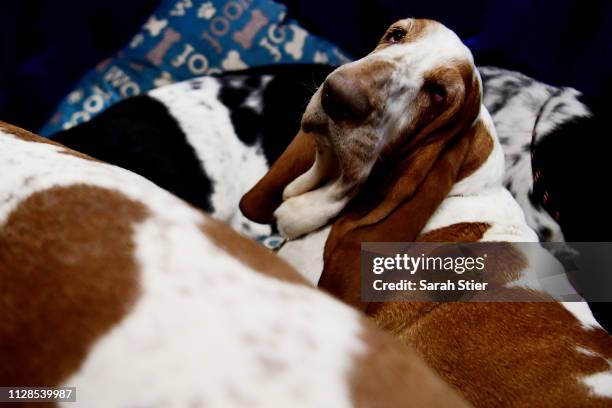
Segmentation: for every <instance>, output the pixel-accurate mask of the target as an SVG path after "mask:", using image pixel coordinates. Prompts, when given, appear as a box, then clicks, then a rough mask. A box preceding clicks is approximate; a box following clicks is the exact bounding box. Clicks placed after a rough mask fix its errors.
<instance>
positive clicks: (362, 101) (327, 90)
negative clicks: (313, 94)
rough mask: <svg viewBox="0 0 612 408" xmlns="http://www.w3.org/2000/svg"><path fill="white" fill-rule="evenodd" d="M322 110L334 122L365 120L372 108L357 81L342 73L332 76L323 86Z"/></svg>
mask: <svg viewBox="0 0 612 408" xmlns="http://www.w3.org/2000/svg"><path fill="white" fill-rule="evenodd" d="M321 103H322V105H323V110H324V111H325V113H327V114H328V115H329V117H330V118H331V119H332V120H334V121H343V120H351V121H358V120H360V119H365V118H366V117H367V116H368V115H369V114H370V112H371V110H372V106H371V104H370V100H369V98H368V95H367V92H366V90H365V89H363V88H362V86H361V85H360V83H359V81H358V80H357V79H356V78H354V77H352V76H350V75H348V74H344V73H342V72H336V73H334V74H332V75H331V76H330V77H329V78H327V80H325V83H324V84H323V94H322V95H321Z"/></svg>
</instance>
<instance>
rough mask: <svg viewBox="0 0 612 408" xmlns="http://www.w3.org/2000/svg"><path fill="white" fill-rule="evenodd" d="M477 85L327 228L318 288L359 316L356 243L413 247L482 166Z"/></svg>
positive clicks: (484, 148) (487, 146)
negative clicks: (460, 184) (453, 192)
mask: <svg viewBox="0 0 612 408" xmlns="http://www.w3.org/2000/svg"><path fill="white" fill-rule="evenodd" d="M477 85H478V88H477V89H467V90H466V92H476V91H477V90H478V92H477V93H476V96H472V97H469V96H468V97H466V98H467V99H464V98H461V100H458V101H454V103H455V104H456V105H457V106H455V107H451V108H449V110H448V111H447V112H446V113H445V114H443V115H441V116H440V118H439V120H437V121H435V122H434V123H432V124H431V125H430V126H427V127H426V128H424V129H423V130H422V131H421V132H419V135H417V136H416V137H414V138H413V139H412V141H411V143H410V144H409V145H408V146H406V149H405V151H404V152H402V153H401V154H400V155H399V156H401V159H398V162H397V163H395V164H394V165H392V166H389V165H386V166H381V167H379V171H378V174H376V173H373V174H372V175H371V176H370V178H369V179H368V182H367V183H366V185H364V186H363V188H361V190H360V193H359V194H358V195H357V197H356V198H355V199H354V200H353V201H352V202H351V204H350V205H349V206H348V207H347V208H346V210H345V212H344V213H343V214H341V216H340V217H339V218H338V219H337V220H336V222H335V223H334V225H333V227H332V231H331V233H330V235H329V238H328V239H327V243H326V245H325V253H324V268H323V274H322V276H321V279H320V281H319V286H321V287H322V288H324V289H325V290H327V291H328V292H330V293H332V294H333V295H334V296H336V297H339V298H340V299H342V300H344V301H345V302H346V303H348V304H350V305H353V306H356V307H358V308H360V309H362V310H365V309H366V308H367V304H364V303H362V302H361V301H360V294H361V290H360V273H359V270H360V257H359V256H358V254H359V253H360V246H361V243H362V242H414V241H416V240H417V238H418V236H419V234H420V232H421V231H422V229H423V227H424V226H425V224H426V223H427V221H428V220H429V219H430V218H431V216H432V215H433V213H434V212H435V211H436V209H437V208H438V206H439V205H440V203H441V202H442V201H443V200H444V199H445V198H446V197H447V196H448V194H449V192H450V190H451V189H452V187H453V185H454V184H455V183H456V182H457V181H459V180H461V179H462V178H464V177H466V176H467V175H469V173H470V172H473V171H474V170H476V169H477V168H478V167H480V165H481V164H482V163H483V162H484V161H485V160H486V158H487V157H488V156H489V154H490V153H491V150H492V148H493V139H492V137H491V134H490V130H489V129H490V128H489V127H488V126H486V125H485V124H484V123H483V121H482V120H481V118H480V116H479V112H480V92H479V84H477ZM477 85H476V84H473V85H472V86H477ZM469 87H470V86H469V85H468V88H469ZM485 114H486V112H485ZM477 117H478V118H479V119H478V120H475V118H477ZM487 117H488V116H487ZM436 122H438V123H436ZM440 123H443V125H440ZM389 167H391V169H389ZM381 198H382V199H381Z"/></svg>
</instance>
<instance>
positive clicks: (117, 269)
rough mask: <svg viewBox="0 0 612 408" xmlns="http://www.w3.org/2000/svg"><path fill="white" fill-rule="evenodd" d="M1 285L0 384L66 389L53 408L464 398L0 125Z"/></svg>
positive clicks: (269, 258)
mask: <svg viewBox="0 0 612 408" xmlns="http://www.w3.org/2000/svg"><path fill="white" fill-rule="evenodd" d="M0 282H1V284H0V316H2V318H1V319H0V361H1V364H0V365H1V368H0V385H2V386H72V387H76V399H77V402H76V403H70V402H69V403H66V404H65V406H69V407H87V408H92V407H94V408H95V407H103V408H108V407H224V408H225V407H255V406H266V407H306V406H308V407H350V406H355V407H376V406H385V407H406V406H414V407H422V406H428V407H429V406H432V407H433V406H436V407H445V406H466V403H465V402H464V401H463V400H462V399H461V398H460V397H459V396H458V395H457V394H455V393H454V391H453V390H452V389H451V388H450V387H449V386H448V385H446V384H445V383H444V382H443V381H441V380H440V379H439V378H438V377H437V376H436V375H435V374H434V373H433V371H432V370H431V369H429V368H428V367H427V366H426V365H425V364H424V363H423V362H422V361H421V359H420V358H418V357H417V356H416V354H415V353H414V351H413V350H409V349H407V348H405V347H404V346H403V345H401V344H399V342H397V343H396V340H395V339H393V338H392V337H391V336H389V335H387V334H385V333H383V332H382V331H380V330H378V329H377V328H375V327H374V325H372V324H371V323H370V322H368V321H366V320H365V319H363V318H362V317H361V316H360V314H358V313H357V312H356V311H354V310H351V309H350V308H348V307H346V306H344V305H342V304H341V303H340V302H338V301H336V300H334V299H332V298H331V297H329V296H328V295H326V294H323V293H322V292H320V291H318V290H316V289H313V288H312V287H310V286H309V285H305V284H304V281H303V280H302V279H301V278H300V277H299V275H297V274H296V273H295V272H294V270H293V269H292V268H291V267H289V266H288V265H287V264H285V263H284V262H283V261H281V260H280V259H278V258H277V257H276V256H275V255H274V254H272V253H270V252H268V251H267V250H265V249H264V248H262V247H260V246H259V245H258V244H256V243H254V242H252V241H250V240H248V239H245V238H242V237H240V236H239V235H237V234H236V233H235V232H233V231H231V230H230V228H229V227H227V226H225V225H223V224H221V223H219V222H218V221H214V220H213V219H211V218H210V217H208V216H206V215H204V214H203V213H202V212H200V211H199V210H196V209H194V208H193V207H191V206H189V205H187V204H186V203H184V202H183V201H181V200H179V199H177V198H176V197H174V196H173V195H171V194H169V193H167V192H166V191H165V190H162V189H161V188H159V187H157V186H156V185H154V184H153V183H151V182H149V181H147V180H145V179H144V178H142V177H140V176H138V175H136V174H134V173H131V172H129V171H127V170H124V169H121V168H118V167H114V166H111V165H108V164H105V163H102V162H98V161H95V160H93V159H91V158H89V157H87V156H84V155H82V154H79V153H76V152H74V151H71V150H68V149H66V148H64V147H63V146H61V145H58V144H55V143H51V142H49V141H48V140H46V139H43V138H39V137H37V136H34V135H32V134H30V133H28V132H26V131H23V130H21V129H18V128H16V127H13V126H10V125H7V124H2V123H0ZM9 405H10V404H9Z"/></svg>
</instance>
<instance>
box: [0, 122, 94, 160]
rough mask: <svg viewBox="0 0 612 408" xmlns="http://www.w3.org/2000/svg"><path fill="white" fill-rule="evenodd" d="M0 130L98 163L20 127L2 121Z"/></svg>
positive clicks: (89, 157) (91, 158)
mask: <svg viewBox="0 0 612 408" xmlns="http://www.w3.org/2000/svg"><path fill="white" fill-rule="evenodd" d="M0 130H3V131H5V132H6V133H10V134H11V135H14V136H16V137H18V138H19V139H21V140H25V141H27V142H35V143H45V144H50V145H53V146H57V147H61V148H62V149H63V150H61V153H63V154H67V155H70V156H75V157H78V158H79V159H85V160H91V161H95V162H97V161H98V160H97V159H94V158H93V157H91V156H87V155H86V154H83V153H79V152H77V151H74V150H71V149H68V148H67V147H65V146H64V145H61V144H59V143H57V142H54V141H53V140H50V139H47V138H45V137H40V136H38V135H35V134H34V133H32V132H28V131H27V130H25V129H22V128H20V127H17V126H14V125H10V124H8V123H6V122H2V121H0Z"/></svg>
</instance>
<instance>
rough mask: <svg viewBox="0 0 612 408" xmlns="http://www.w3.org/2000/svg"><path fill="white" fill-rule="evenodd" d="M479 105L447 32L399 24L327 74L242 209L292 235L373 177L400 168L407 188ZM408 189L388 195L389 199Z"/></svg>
mask: <svg viewBox="0 0 612 408" xmlns="http://www.w3.org/2000/svg"><path fill="white" fill-rule="evenodd" d="M480 99H481V83H480V77H479V75H478V72H477V71H476V69H475V66H474V62H473V58H472V55H471V53H470V51H469V50H468V49H467V47H466V46H465V45H463V43H462V42H461V41H460V40H459V38H458V37H457V36H456V35H455V34H454V33H453V32H452V31H450V30H449V29H448V28H446V27H444V26H443V25H442V24H440V23H437V22H434V21H430V20H414V19H407V20H401V21H398V22H397V23H395V24H393V25H392V26H391V27H390V28H389V29H388V30H387V32H386V33H385V34H384V36H383V37H382V39H381V40H380V42H379V44H378V46H377V47H376V49H374V51H372V53H370V54H369V55H367V56H366V57H364V58H362V59H360V60H358V61H355V62H352V63H349V64H346V65H343V66H341V67H340V68H338V69H337V70H336V71H334V72H333V73H332V74H330V75H329V76H328V78H327V79H326V80H325V82H324V83H323V85H322V86H321V87H320V88H319V89H318V90H317V91H316V93H315V94H314V95H313V97H312V99H311V100H310V103H309V104H308V107H307V108H306V111H305V113H304V115H303V118H302V126H301V131H300V133H299V134H298V136H297V137H296V138H295V139H294V141H293V143H292V144H291V145H290V146H289V148H288V149H287V150H286V151H285V153H284V154H283V155H282V156H281V157H280V158H279V160H278V161H277V162H276V163H275V164H274V166H273V167H272V169H271V170H270V172H269V173H268V174H267V175H266V176H265V177H264V178H263V179H262V180H261V181H260V183H258V184H257V186H255V187H254V188H253V189H252V190H251V191H250V192H249V193H247V194H246V195H245V197H244V198H243V200H242V202H241V208H242V210H243V212H244V213H245V215H246V216H247V217H249V218H251V219H253V220H255V221H259V222H263V223H269V222H272V221H274V220H275V219H276V221H277V223H278V226H279V229H280V230H281V232H282V233H284V234H285V235H286V236H287V237H289V238H295V237H298V236H300V235H302V234H305V233H308V232H311V231H313V230H315V229H317V228H319V227H321V226H323V225H325V224H327V223H328V222H329V221H330V220H331V219H333V218H334V217H336V216H337V215H338V214H339V213H340V212H341V211H342V210H343V209H344V208H345V206H346V205H347V204H348V202H349V201H350V200H351V199H352V198H353V197H355V195H357V193H359V192H360V191H361V190H362V189H363V186H364V183H365V182H366V181H367V180H368V178H370V177H371V176H372V175H373V174H375V173H376V174H378V176H383V177H386V178H389V177H391V176H390V175H388V174H387V175H385V172H387V173H388V172H391V173H393V174H394V175H395V179H396V181H397V179H398V177H399V178H401V177H400V175H401V173H402V172H404V173H405V172H406V171H408V167H409V168H410V171H409V173H410V177H411V178H413V179H414V182H413V183H411V184H414V185H415V187H416V185H418V184H419V183H420V181H422V179H423V178H424V177H425V175H426V174H427V173H428V172H429V170H430V169H431V166H432V165H433V164H434V162H435V161H436V159H437V157H438V156H439V155H440V153H441V151H442V150H443V149H444V147H445V146H446V145H447V144H448V143H449V142H450V141H451V140H453V139H454V138H455V136H458V135H459V134H460V133H461V132H462V131H465V130H467V129H469V128H471V127H473V126H475V122H476V119H477V117H478V115H479V112H480ZM315 152H316V153H315ZM417 153H418V154H417ZM407 161H410V162H411V165H410V166H406V162H407ZM385 169H386V171H385ZM415 187H412V188H409V189H404V190H403V191H395V192H392V194H394V195H395V199H396V201H397V199H399V198H400V197H399V196H402V197H406V196H407V195H410V194H411V193H412V192H413V190H414V188H415ZM281 192H282V194H281ZM380 198H382V197H380Z"/></svg>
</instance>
